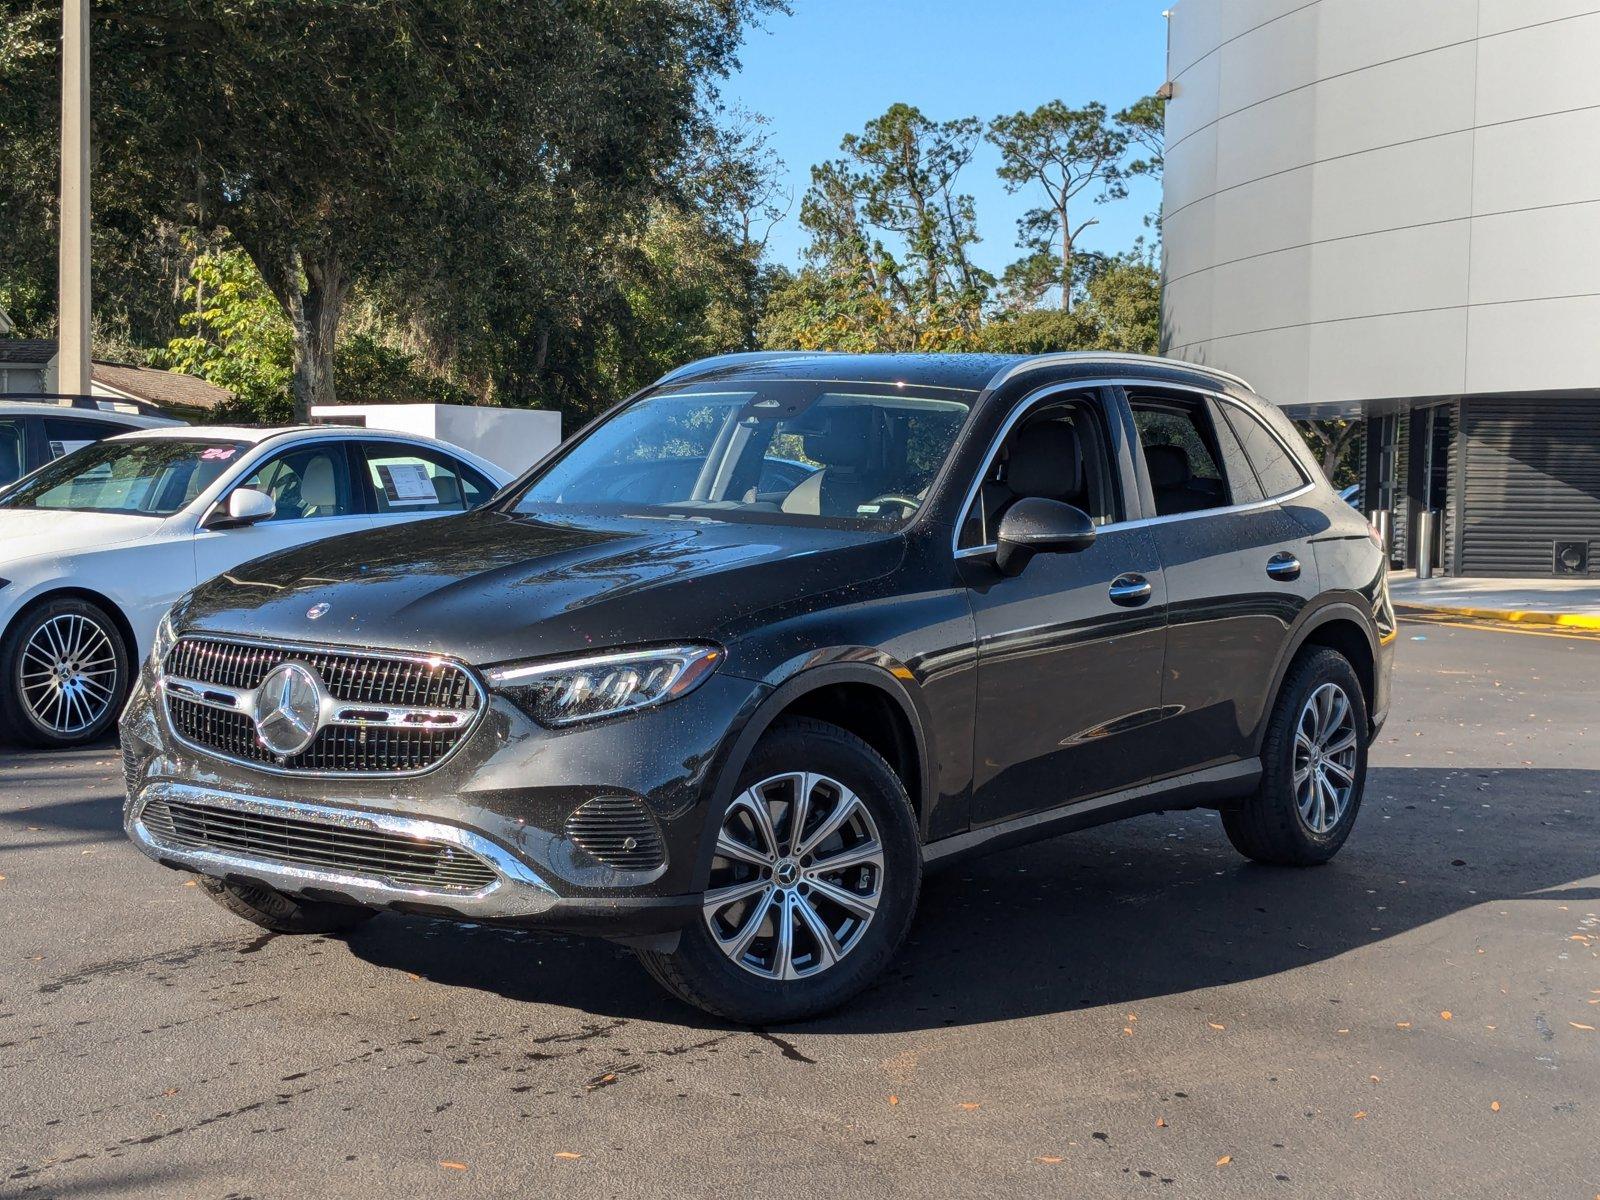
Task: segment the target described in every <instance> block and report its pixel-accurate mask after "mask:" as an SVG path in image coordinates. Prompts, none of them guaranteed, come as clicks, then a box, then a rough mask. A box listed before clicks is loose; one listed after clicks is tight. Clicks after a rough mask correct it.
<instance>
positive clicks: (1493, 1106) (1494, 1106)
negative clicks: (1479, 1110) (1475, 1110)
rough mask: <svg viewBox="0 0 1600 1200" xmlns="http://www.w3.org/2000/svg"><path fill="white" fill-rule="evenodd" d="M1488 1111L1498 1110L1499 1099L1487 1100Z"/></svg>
mask: <svg viewBox="0 0 1600 1200" xmlns="http://www.w3.org/2000/svg"><path fill="white" fill-rule="evenodd" d="M1489 1111H1490V1112H1499V1111H1500V1101H1498V1100H1491V1101H1489Z"/></svg>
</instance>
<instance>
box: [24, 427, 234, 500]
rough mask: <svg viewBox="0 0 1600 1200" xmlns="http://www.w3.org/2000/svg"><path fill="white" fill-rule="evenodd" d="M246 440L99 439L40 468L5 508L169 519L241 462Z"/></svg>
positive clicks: (26, 480) (25, 481)
mask: <svg viewBox="0 0 1600 1200" xmlns="http://www.w3.org/2000/svg"><path fill="white" fill-rule="evenodd" d="M245 448H246V443H244V442H225V441H215V440H208V441H201V440H194V441H188V440H184V441H179V440H177V439H166V438H161V439H156V438H150V439H145V440H138V441H127V442H120V441H108V442H96V443H95V444H94V445H92V446H85V447H83V448H82V449H81V450H74V451H73V452H72V453H71V454H68V455H66V456H65V457H63V458H58V459H56V460H55V462H53V463H49V464H47V465H45V466H43V467H40V468H39V469H38V470H37V471H35V472H34V473H33V474H32V475H30V476H29V477H28V478H27V479H25V480H23V481H22V482H21V483H19V484H16V485H15V486H14V487H12V488H10V489H9V490H8V491H6V492H5V493H4V495H3V496H0V508H32V509H62V510H66V511H71V512H95V513H121V514H124V515H128V516H142V517H169V516H171V515H172V514H173V513H175V512H177V511H178V510H179V509H181V508H183V507H184V506H185V505H187V504H189V503H190V502H191V501H193V500H194V498H195V497H196V496H198V495H199V494H200V493H201V492H203V491H205V490H206V488H208V487H210V486H211V484H212V483H214V482H215V481H216V479H217V477H218V476H219V475H221V474H222V473H223V472H224V471H226V470H227V469H228V468H229V467H230V466H231V465H233V463H235V462H237V461H238V458H239V454H240V452H241V451H243V450H244V449H245Z"/></svg>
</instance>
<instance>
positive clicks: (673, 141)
mask: <svg viewBox="0 0 1600 1200" xmlns="http://www.w3.org/2000/svg"><path fill="white" fill-rule="evenodd" d="M773 7H774V4H773V0H699V2H697V3H692V4H691V3H682V2H681V0H633V2H631V3H626V4H600V3H572V4H560V5H553V4H510V5H508V4H501V3H496V2H494V0H276V2H274V3H263V2H260V0H252V2H249V3H243V4H240V3H235V2H232V0H140V2H139V3H134V2H132V0H104V2H102V3H98V4H97V5H96V6H95V10H94V19H95V26H94V31H93V37H94V42H95V50H96V60H95V61H96V74H95V88H96V91H95V96H94V113H95V122H96V125H95V137H96V146H97V164H96V165H97V174H96V196H95V205H96V210H97V212H99V213H108V212H114V211H119V210H124V211H127V212H129V213H130V214H135V215H136V216H137V218H138V219H139V220H140V221H143V222H145V223H147V224H148V223H152V222H157V221H163V222H168V223H170V224H172V225H174V226H177V227H180V228H184V229H188V230H190V231H192V232H194V233H195V234H196V235H197V236H198V237H199V239H200V240H201V241H202V242H208V241H210V240H212V239H218V238H227V239H231V240H232V242H234V243H235V244H237V245H238V246H239V247H241V248H242V249H243V250H244V251H245V253H247V254H248V255H249V256H250V258H251V260H252V261H253V262H254V263H255V265H256V267H257V269H258V271H259V272H260V275H261V277H262V279H263V280H264V281H265V283H266V285H267V287H268V288H269V290H270V291H271V293H272V295H273V297H274V298H275V299H276V301H277V302H278V304H279V305H280V307H281V308H282V310H283V312H284V315H285V317H286V318H287V320H288V322H289V326H290V331H291V338H292V343H293V352H294V353H293V364H294V365H293V394H294V404H295V409H296V412H297V413H299V414H300V415H302V416H303V415H304V413H305V411H306V410H307V409H308V408H309V406H310V405H311V404H313V403H322V402H327V401H329V400H331V399H333V397H334V392H335V384H334V349H335V345H336V341H337V336H338V331H339V326H340V322H341V319H342V318H343V315H344V312H345V308H346V305H347V303H348V301H349V298H350V296H351V293H352V289H354V288H355V287H357V286H361V287H364V288H365V289H366V290H367V292H368V293H369V294H370V295H372V296H374V297H380V298H383V299H384V300H385V301H386V303H388V304H389V305H390V306H391V308H392V310H393V311H394V312H396V313H397V314H398V318H399V319H400V320H402V321H405V322H409V323H410V324H411V325H412V326H413V327H415V328H417V329H419V330H426V331H428V332H429V333H436V334H437V335H438V336H439V338H440V340H441V341H442V342H443V343H445V344H446V345H448V346H449V347H450V349H449V351H448V352H447V355H446V356H449V355H454V354H456V353H458V352H459V353H460V354H461V355H462V357H463V361H464V363H465V367H464V369H465V370H467V371H469V372H472V371H476V372H479V373H481V374H482V375H485V376H488V377H489V378H490V379H491V380H492V381H493V382H494V383H495V384H496V385H497V386H499V387H501V388H502V389H503V390H504V391H507V392H509V393H511V394H512V395H513V396H515V397H518V398H526V397H527V396H528V394H529V391H530V390H531V387H530V384H529V382H528V380H527V378H526V376H525V372H527V370H528V364H529V363H530V361H531V362H532V364H533V366H534V372H533V373H534V374H535V375H537V374H538V372H539V370H541V369H542V368H543V366H544V364H545V362H546V360H547V359H548V358H549V357H550V343H551V341H552V339H556V338H560V337H563V336H569V335H570V336H573V338H574V341H575V342H578V343H580V344H579V345H577V346H575V347H571V348H569V349H570V350H571V354H570V357H571V358H572V359H574V360H581V359H582V358H583V355H584V353H586V350H585V344H587V345H588V346H591V347H592V344H593V341H594V339H593V338H592V336H590V335H589V334H588V333H586V332H576V331H580V329H581V318H582V317H586V316H590V315H594V314H596V313H598V314H601V315H603V314H604V313H605V312H606V311H607V309H608V307H611V308H614V307H615V305H616V304H618V303H619V300H618V298H617V289H616V286H615V283H614V280H612V278H611V276H610V274H609V273H608V271H607V269H606V268H607V266H608V265H609V264H607V263H605V262H604V261H603V260H604V257H605V255H606V254H607V253H608V252H610V251H611V250H613V249H614V248H615V247H616V246H618V245H619V244H621V243H623V242H625V241H626V239H627V237H628V236H630V234H631V232H632V231H633V230H635V229H636V228H637V227H638V225H639V223H640V222H641V221H642V220H643V217H644V214H645V212H646V211H647V209H648V206H649V203H650V202H651V200H652V199H653V198H654V197H655V196H657V195H659V194H660V192H661V191H662V190H663V189H664V188H665V186H666V184H665V179H666V174H667V170H668V168H669V166H670V164H671V163H672V162H674V161H675V160H676V159H677V158H678V156H679V155H680V154H681V153H682V151H683V148H684V145H685V143H686V141H687V139H688V138H689V137H690V136H691V134H692V133H693V131H694V130H695V128H696V127H697V125H698V123H699V122H700V121H701V119H702V109H703V106H704V105H705V103H706V101H707V98H708V96H709V95H710V94H711V91H712V86H711V85H712V82H713V81H714V80H715V78H716V77H717V76H718V75H719V74H721V73H722V72H724V71H726V69H727V68H728V66H729V64H730V63H731V62H732V61H733V57H732V56H733V53H734V50H735V48H736V47H737V44H738V40H739V37H740V34H741V31H742V29H743V27H744V25H745V24H746V22H747V21H748V20H749V19H750V18H751V17H752V16H753V15H754V14H756V13H759V12H761V11H765V10H768V9H771V8H773ZM59 21H60V17H59V6H58V5H53V4H50V3H48V2H46V0H8V2H7V3H6V4H5V5H4V7H3V8H0V29H3V30H4V33H3V34H0V139H4V140H3V142H0V144H4V145H5V146H6V148H7V155H6V158H7V161H8V163H9V162H10V161H11V157H12V155H11V153H10V152H11V150H12V149H13V148H14V147H17V146H26V147H33V148H36V149H38V150H40V151H42V152H43V153H42V157H41V158H40V160H39V162H40V165H39V169H38V170H37V171H36V172H31V173H30V177H29V178H26V179H24V180H23V181H22V183H21V184H20V185H19V184H17V183H15V182H14V181H13V180H11V179H9V178H7V179H0V189H5V191H6V193H7V195H6V199H5V201H4V202H3V204H0V209H3V211H5V212H6V213H8V214H9V213H11V212H13V211H17V212H20V213H22V214H23V215H24V216H25V217H26V218H27V219H28V220H29V222H30V225H31V227H32V228H33V229H34V230H36V231H37V230H38V229H39V228H40V227H41V225H42V222H41V216H42V214H43V213H45V212H47V211H48V208H49V204H48V202H47V201H46V202H42V203H41V202H40V197H41V196H43V197H48V195H49V190H50V189H49V185H48V183H47V180H48V179H49V177H50V175H51V171H50V165H51V163H52V162H53V151H51V150H49V146H50V136H49V135H50V132H51V131H52V130H53V129H54V116H53V97H54V95H55V94H56V89H57V86H58V84H57V80H58V57H57V49H56V46H55V32H54V31H55V30H56V29H58V28H59ZM6 174H7V175H9V174H10V172H9V171H8V172H7V173H6ZM33 176H36V178H35V177H33ZM24 189H25V194H22V195H20V196H19V195H17V194H16V193H18V192H22V191H24ZM102 201H105V203H102ZM573 239H578V240H577V242H576V244H575V243H574V241H573ZM40 240H41V241H44V242H48V241H49V238H48V236H47V235H46V236H43V237H42V238H41V239H40ZM40 273H41V274H44V273H47V270H45V269H44V268H41V271H40ZM574 296H576V297H578V300H577V301H576V302H574V301H573V299H572V297H574ZM486 320H498V321H500V322H501V323H499V324H486ZM502 330H505V331H507V332H506V333H504V334H502V332H501V331H502ZM508 338H515V339H517V340H518V342H519V344H518V345H508V344H506V343H507V339H508ZM585 339H587V342H585Z"/></svg>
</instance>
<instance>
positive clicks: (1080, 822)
mask: <svg viewBox="0 0 1600 1200" xmlns="http://www.w3.org/2000/svg"><path fill="white" fill-rule="evenodd" d="M1260 780H1261V760H1260V759H1259V758H1246V759H1241V760H1239V761H1238V762H1231V763H1225V764H1224V765H1222V766H1220V767H1207V768H1206V769H1205V770H1203V771H1191V772H1189V773H1188V774H1187V775H1175V776H1172V777H1171V778H1168V779H1160V780H1156V781H1155V782H1153V783H1142V784H1140V785H1139V786H1138V787H1131V788H1126V789H1124V790H1123V791H1120V792H1111V793H1108V794H1107V795H1104V796H1096V797H1095V798H1094V799H1092V800H1079V801H1075V802H1074V803H1072V804H1065V805H1062V806H1061V807H1060V808H1049V809H1046V810H1045V811H1044V812H1037V813H1029V814H1028V815H1027V816H1025V817H1014V818H1012V819H1011V820H1009V821H1002V822H1000V823H999V824H997V825H988V826H985V827H984V828H982V829H973V830H969V831H968V832H966V833H958V834H956V835H955V836H954V837H948V838H942V839H941V840H939V841H937V842H933V843H931V844H930V845H927V846H924V847H923V848H922V861H923V864H924V865H925V866H927V867H928V868H930V869H932V868H935V867H943V866H948V865H949V864H951V863H954V862H959V861H960V860H962V859H964V858H971V857H973V856H974V855H977V854H987V853H989V852H990V851H991V850H1003V849H1005V848H1006V847H1008V846H1020V845H1024V844H1026V843H1028V842H1037V841H1041V840H1043V839H1044V838H1050V837H1055V836H1056V835H1057V834H1061V833H1071V832H1072V831H1073V830H1076V829H1089V828H1091V827H1093V826H1095V825H1105V824H1108V823H1110V822H1112V821H1120V820H1122V819H1123V818H1124V817H1137V816H1139V815H1141V814H1143V813H1152V812H1161V811H1162V810H1163V809H1169V808H1202V807H1204V806H1206V805H1208V804H1216V803H1218V802H1221V801H1225V800H1237V799H1239V798H1240V797H1241V796H1247V795H1249V794H1250V792H1251V791H1253V790H1254V789H1255V787H1256V784H1257V783H1259V782H1260Z"/></svg>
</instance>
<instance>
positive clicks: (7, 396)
mask: <svg viewBox="0 0 1600 1200" xmlns="http://www.w3.org/2000/svg"><path fill="white" fill-rule="evenodd" d="M12 401H21V402H22V403H24V404H50V405H54V406H55V407H57V408H77V409H88V410H91V411H95V412H111V413H122V414H124V415H129V416H135V417H171V416H172V414H171V413H170V412H168V411H167V410H166V409H164V408H161V407H160V406H159V405H155V404H151V403H150V402H149V401H148V400H135V399H133V398H132V397H127V396H85V395H82V394H80V393H71V392H0V404H9V403H11V402H12Z"/></svg>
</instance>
